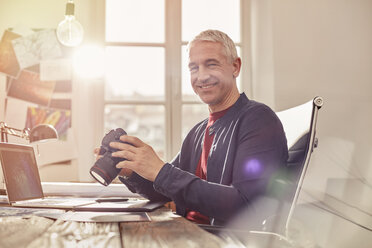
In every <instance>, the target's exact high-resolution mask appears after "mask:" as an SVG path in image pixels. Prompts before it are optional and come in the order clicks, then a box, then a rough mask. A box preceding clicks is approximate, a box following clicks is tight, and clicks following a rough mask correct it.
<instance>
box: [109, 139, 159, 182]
mask: <svg viewBox="0 0 372 248" xmlns="http://www.w3.org/2000/svg"><path fill="white" fill-rule="evenodd" d="M120 140H121V141H123V142H127V143H129V144H130V145H129V144H125V143H121V142H111V143H110V146H111V147H113V148H116V149H119V150H120V151H117V152H113V153H112V156H113V157H120V158H125V159H126V160H125V161H122V162H120V163H118V164H117V165H116V168H125V169H130V170H133V171H135V172H136V173H137V174H138V175H140V176H142V177H144V178H146V179H148V180H150V181H154V180H155V178H156V176H157V175H158V173H159V171H160V169H161V168H162V167H163V166H164V162H163V161H162V160H161V159H160V158H159V156H158V155H157V154H156V153H155V151H154V149H153V148H152V147H151V146H149V145H147V144H146V143H144V142H143V141H141V140H140V139H139V138H137V137H134V136H129V135H123V136H121V137H120Z"/></svg>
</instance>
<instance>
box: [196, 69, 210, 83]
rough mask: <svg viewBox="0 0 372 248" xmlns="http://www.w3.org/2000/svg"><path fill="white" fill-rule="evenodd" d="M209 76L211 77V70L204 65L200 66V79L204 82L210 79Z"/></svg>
mask: <svg viewBox="0 0 372 248" xmlns="http://www.w3.org/2000/svg"><path fill="white" fill-rule="evenodd" d="M209 78H210V74H209V71H208V70H207V69H205V68H203V67H201V68H199V71H198V81H199V82H202V83H204V82H206V81H208V79H209Z"/></svg>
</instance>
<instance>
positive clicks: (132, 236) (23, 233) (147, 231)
mask: <svg viewBox="0 0 372 248" xmlns="http://www.w3.org/2000/svg"><path fill="white" fill-rule="evenodd" d="M149 216H150V217H151V220H152V221H151V222H126V223H88V222H74V221H61V220H56V221H54V220H52V219H48V218H43V217H37V216H28V217H24V216H23V217H0V247H4V248H7V247H10V248H15V247H17V248H18V247H31V248H33V247H35V248H41V247H53V248H55V247H124V248H130V247H136V248H142V247H151V248H152V247H155V248H156V247H211V248H214V247H216V248H217V247H218V248H219V247H225V245H226V241H224V240H222V239H221V238H219V237H218V236H215V235H213V234H210V233H208V232H207V231H204V230H203V229H201V228H200V227H198V226H197V225H195V224H193V223H191V222H189V221H187V220H186V219H184V218H182V217H179V216H176V215H174V214H172V213H171V212H170V211H169V210H168V209H166V208H161V209H158V210H155V211H154V212H151V213H149Z"/></svg>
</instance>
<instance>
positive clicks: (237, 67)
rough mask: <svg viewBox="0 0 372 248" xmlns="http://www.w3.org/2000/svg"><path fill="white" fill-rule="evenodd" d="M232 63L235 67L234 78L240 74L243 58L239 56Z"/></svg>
mask: <svg viewBox="0 0 372 248" xmlns="http://www.w3.org/2000/svg"><path fill="white" fill-rule="evenodd" d="M232 65H233V67H234V71H233V76H234V78H237V77H238V76H239V73H240V68H241V66H242V60H241V59H240V58H239V57H238V58H236V59H235V60H234V61H233V63H232Z"/></svg>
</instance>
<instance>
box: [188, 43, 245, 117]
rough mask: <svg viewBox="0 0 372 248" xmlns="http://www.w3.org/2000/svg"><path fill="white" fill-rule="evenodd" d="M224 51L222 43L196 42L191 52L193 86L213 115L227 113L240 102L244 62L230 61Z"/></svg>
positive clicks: (192, 45)
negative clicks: (240, 81)
mask: <svg viewBox="0 0 372 248" xmlns="http://www.w3.org/2000/svg"><path fill="white" fill-rule="evenodd" d="M224 49H225V48H224V47H223V45H222V44H221V43H219V42H212V41H195V42H193V43H192V44H191V46H190V50H189V70H190V76H191V85H192V87H193V89H194V91H195V93H196V94H197V95H198V96H199V97H200V99H201V100H202V101H203V102H204V103H206V104H208V106H209V109H210V112H218V111H222V110H225V109H227V108H228V107H230V106H231V105H233V104H234V103H235V102H236V100H237V99H238V98H239V91H238V88H237V86H236V77H237V76H238V75H239V72H240V66H241V60H240V58H236V59H235V60H234V61H230V59H229V58H227V56H226V53H225V52H224V51H225V50H224Z"/></svg>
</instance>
